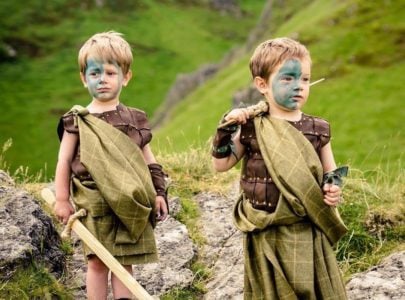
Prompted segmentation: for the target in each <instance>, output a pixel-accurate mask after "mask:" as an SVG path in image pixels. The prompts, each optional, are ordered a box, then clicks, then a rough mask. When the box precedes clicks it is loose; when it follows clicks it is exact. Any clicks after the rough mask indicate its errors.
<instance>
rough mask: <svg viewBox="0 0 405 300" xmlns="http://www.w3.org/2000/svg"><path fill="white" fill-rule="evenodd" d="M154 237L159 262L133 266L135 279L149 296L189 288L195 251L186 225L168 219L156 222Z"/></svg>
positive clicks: (191, 280)
mask: <svg viewBox="0 0 405 300" xmlns="http://www.w3.org/2000/svg"><path fill="white" fill-rule="evenodd" d="M155 236H156V241H157V246H158V251H159V261H158V262H157V263H152V264H147V265H139V266H135V267H134V275H135V278H136V279H137V280H138V282H139V283H140V284H141V285H142V286H144V287H145V289H146V290H147V291H148V292H149V293H151V294H152V295H162V294H164V293H165V292H167V291H169V290H170V289H172V288H175V287H179V288H185V287H188V286H190V285H191V283H192V282H193V277H194V276H193V272H192V271H191V270H190V265H191V261H192V260H193V258H194V256H195V253H196V249H195V247H194V245H193V243H192V241H191V239H190V237H189V236H188V231H187V228H186V226H185V225H184V224H182V223H180V222H178V221H177V220H175V219H174V218H172V217H169V218H168V219H167V220H166V221H165V222H163V223H158V226H156V228H155Z"/></svg>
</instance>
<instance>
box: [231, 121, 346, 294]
mask: <svg viewBox="0 0 405 300" xmlns="http://www.w3.org/2000/svg"><path fill="white" fill-rule="evenodd" d="M254 123H255V130H256V135H257V140H258V143H259V147H260V151H261V153H262V156H263V159H264V162H265V164H266V167H267V169H268V171H269V173H270V175H271V177H272V179H273V181H274V182H275V184H276V185H277V187H278V189H279V190H280V199H279V202H278V204H277V207H276V210H275V211H274V212H273V213H268V212H266V211H262V210H257V209H254V208H253V207H252V205H251V204H250V203H249V202H248V201H247V200H246V199H244V196H243V195H242V196H241V197H240V199H239V200H238V202H237V203H236V205H235V209H234V223H235V225H236V227H237V228H238V229H240V230H241V231H243V232H244V233H245V234H244V253H245V290H244V297H245V299H255V300H256V299H268V300H274V299H288V300H290V299H291V300H293V299H294V300H295V299H300V300H301V299H311V300H312V299H322V300H325V299H334V300H338V299H339V300H340V299H346V292H345V287H344V284H343V280H342V276H341V273H340V270H339V268H338V265H337V261H336V257H335V253H334V251H333V249H332V245H333V244H334V243H336V242H337V241H338V240H339V239H340V238H341V237H342V236H343V235H344V234H345V233H346V231H347V229H346V227H345V225H344V224H343V222H342V220H341V218H340V216H339V214H338V212H337V210H336V208H334V207H330V206H328V205H326V204H325V203H324V202H323V192H322V190H321V188H320V185H321V182H322V176H323V169H322V165H321V163H320V160H319V157H318V156H317V154H316V152H315V150H314V148H313V146H312V145H311V143H310V142H309V141H308V140H307V139H306V138H305V136H304V135H303V134H302V133H301V132H299V131H298V130H297V129H295V128H294V127H293V126H291V125H290V124H288V122H286V121H284V120H280V119H276V118H272V117H265V116H259V117H256V118H255V119H254Z"/></svg>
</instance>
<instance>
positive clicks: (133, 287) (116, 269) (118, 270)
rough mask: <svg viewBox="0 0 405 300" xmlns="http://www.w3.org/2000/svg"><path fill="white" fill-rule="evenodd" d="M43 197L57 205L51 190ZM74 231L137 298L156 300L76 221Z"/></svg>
mask: <svg viewBox="0 0 405 300" xmlns="http://www.w3.org/2000/svg"><path fill="white" fill-rule="evenodd" d="M41 197H42V198H43V199H44V200H45V201H46V203H47V204H48V205H49V206H51V207H53V205H54V204H55V201H56V199H55V195H54V193H53V192H52V190H50V189H49V188H44V189H42V191H41ZM72 229H73V230H74V232H76V234H77V235H78V236H79V238H80V239H81V240H82V241H83V242H84V243H86V245H87V246H88V247H89V248H90V249H91V250H93V251H94V253H95V254H96V255H97V257H98V258H100V259H101V260H102V261H103V263H104V264H105V265H106V266H107V267H108V268H109V269H110V270H111V272H113V273H114V274H115V275H116V276H117V277H118V279H119V280H121V282H122V283H123V284H124V285H125V286H126V287H127V288H128V289H129V290H130V291H131V292H132V293H133V294H134V296H135V297H137V298H139V299H142V300H143V299H145V300H153V299H154V298H153V297H152V296H151V295H149V294H148V292H147V291H146V290H145V289H144V288H143V287H142V286H141V285H140V284H139V283H138V282H137V281H136V280H135V278H134V277H132V275H131V274H130V273H129V272H128V271H127V270H125V269H124V267H123V266H122V265H121V264H120V263H119V262H118V261H117V260H116V259H115V258H114V256H112V255H111V253H110V252H108V250H107V249H106V248H105V247H104V246H103V245H102V244H101V243H100V242H99V241H98V240H97V239H96V238H95V237H94V236H93V235H92V234H91V232H90V231H88V230H87V228H86V227H84V225H83V224H82V223H81V222H80V221H79V220H75V221H74V222H73V223H72Z"/></svg>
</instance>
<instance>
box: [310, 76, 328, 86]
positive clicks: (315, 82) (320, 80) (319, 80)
mask: <svg viewBox="0 0 405 300" xmlns="http://www.w3.org/2000/svg"><path fill="white" fill-rule="evenodd" d="M324 80H325V78H321V79H318V80H317V81H314V82H311V83H310V84H309V86H313V85H314V84H317V83H320V82H322V81H324Z"/></svg>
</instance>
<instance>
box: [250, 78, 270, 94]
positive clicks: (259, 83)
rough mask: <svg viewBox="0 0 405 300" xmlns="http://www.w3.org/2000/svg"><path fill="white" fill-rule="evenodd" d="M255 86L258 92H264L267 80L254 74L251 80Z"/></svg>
mask: <svg viewBox="0 0 405 300" xmlns="http://www.w3.org/2000/svg"><path fill="white" fill-rule="evenodd" d="M253 82H254V84H255V86H256V88H257V89H258V90H259V92H260V93H262V94H264V93H265V92H266V90H267V88H268V84H267V81H266V80H265V79H263V78H262V77H259V76H256V77H255V79H254V80H253Z"/></svg>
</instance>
